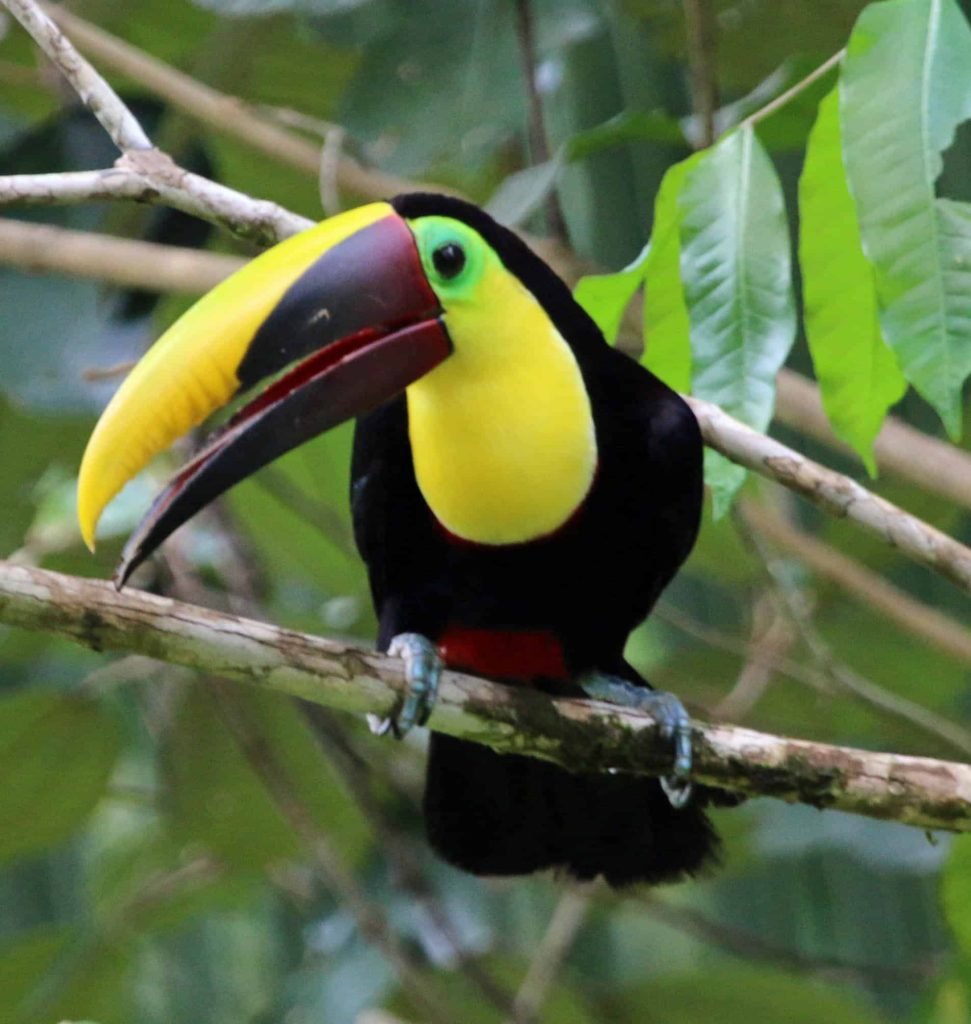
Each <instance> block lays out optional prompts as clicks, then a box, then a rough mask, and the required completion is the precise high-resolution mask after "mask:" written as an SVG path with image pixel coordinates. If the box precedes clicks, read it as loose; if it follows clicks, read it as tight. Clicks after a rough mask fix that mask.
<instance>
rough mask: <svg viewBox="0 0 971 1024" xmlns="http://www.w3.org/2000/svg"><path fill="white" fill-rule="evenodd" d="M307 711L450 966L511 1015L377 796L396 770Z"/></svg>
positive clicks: (507, 997) (506, 997) (312, 709)
mask: <svg viewBox="0 0 971 1024" xmlns="http://www.w3.org/2000/svg"><path fill="white" fill-rule="evenodd" d="M302 709H303V710H304V712H305V713H306V715H307V717H308V718H309V720H310V723H311V725H312V727H313V732H314V735H315V737H316V738H317V740H318V741H319V743H318V745H319V747H320V750H321V753H322V754H323V756H324V757H326V759H327V761H328V763H329V764H330V765H331V766H332V768H333V769H334V771H335V772H337V774H338V775H340V777H341V779H342V780H343V782H344V785H345V786H346V787H347V790H348V792H349V793H350V794H351V796H352V797H353V799H354V802H355V804H356V805H357V807H358V810H360V812H361V814H362V815H363V817H364V819H365V821H366V822H367V823H368V825H369V826H370V828H371V831H372V833H373V835H374V837H375V839H376V841H377V845H378V847H379V848H380V850H381V854H382V856H383V858H384V860H385V862H386V863H387V865H388V868H389V871H390V873H391V875H392V877H393V879H394V882H395V885H396V887H397V888H399V889H401V890H402V891H403V892H404V893H406V894H407V895H408V897H409V898H410V899H411V901H412V904H413V905H414V907H415V908H416V909H417V910H418V911H419V912H421V913H422V915H423V916H424V918H425V920H426V921H427V922H428V924H429V925H431V927H432V928H434V930H435V931H436V932H437V933H438V935H439V936H440V937H441V939H443V940H444V941H445V943H446V944H447V945H448V947H449V948H450V951H451V961H452V962H451V964H450V966H451V967H452V968H457V969H458V970H459V971H461V973H462V974H464V975H465V977H466V978H467V979H468V980H469V982H470V983H471V984H472V985H473V986H474V987H475V988H476V989H478V991H479V993H480V995H481V996H482V998H483V999H485V1000H486V1002H488V1003H490V1004H491V1005H492V1006H493V1007H494V1008H495V1009H496V1010H498V1011H499V1012H500V1013H503V1014H505V1013H507V1012H508V1011H509V1009H510V1007H511V1005H512V995H511V993H509V992H507V991H506V990H505V989H504V988H503V987H502V986H501V985H500V984H499V983H498V982H497V981H496V980H495V979H494V978H493V977H492V975H491V974H490V973H489V972H488V971H487V970H486V969H485V968H484V967H483V966H481V965H480V964H479V963H477V962H476V960H475V959H474V958H473V957H472V956H470V955H469V952H468V950H467V949H466V948H465V946H464V944H463V942H462V940H461V936H460V935H459V934H458V932H457V931H456V929H455V927H454V925H453V923H452V921H451V918H450V917H449V914H448V911H447V910H446V908H445V907H444V906H443V905H442V903H441V901H440V900H439V899H438V898H437V897H436V895H435V893H434V891H433V890H432V887H431V886H430V885H429V883H428V881H427V879H426V877H425V875H424V872H423V871H422V869H421V865H420V862H419V859H418V857H417V856H416V854H415V852H414V849H413V843H412V841H411V839H410V837H409V836H407V835H406V834H405V833H404V832H403V831H402V830H401V829H399V828H397V827H396V826H395V825H394V824H392V822H391V821H389V819H388V815H387V813H386V812H385V810H384V808H382V806H381V805H380V803H379V802H378V800H377V798H376V797H375V794H374V790H373V788H372V785H371V780H370V777H369V776H370V773H371V772H373V771H379V772H381V774H382V780H381V781H382V782H383V783H385V784H387V785H388V786H389V787H393V786H394V783H395V781H396V780H395V778H394V773H393V771H392V770H390V769H389V766H388V765H387V763H386V762H385V760H384V759H374V758H367V759H366V758H364V757H363V756H362V755H360V754H359V753H358V752H357V751H356V750H355V749H354V747H353V744H352V743H351V741H350V739H349V737H348V736H347V735H346V730H345V729H343V728H342V727H341V726H340V725H339V724H338V722H337V721H336V719H335V717H334V716H332V715H331V714H330V712H328V711H327V710H326V709H324V708H321V707H318V706H316V705H312V704H304V705H302ZM516 1024H518V1021H517V1022H516Z"/></svg>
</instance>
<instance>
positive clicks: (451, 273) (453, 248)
mask: <svg viewBox="0 0 971 1024" xmlns="http://www.w3.org/2000/svg"><path fill="white" fill-rule="evenodd" d="M432 263H434V264H435V269H436V270H437V271H438V272H439V274H441V276H442V277H444V278H446V279H450V278H453V277H457V276H458V275H459V274H461V273H462V268H463V267H464V266H465V250H464V249H463V248H462V246H461V245H459V244H458V242H446V243H445V244H444V245H440V246H439V247H438V248H437V249H436V250H435V251H434V252H433V253H432Z"/></svg>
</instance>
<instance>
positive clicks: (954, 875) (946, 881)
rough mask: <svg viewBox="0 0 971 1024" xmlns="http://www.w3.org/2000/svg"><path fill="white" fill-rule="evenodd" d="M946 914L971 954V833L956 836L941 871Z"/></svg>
mask: <svg viewBox="0 0 971 1024" xmlns="http://www.w3.org/2000/svg"><path fill="white" fill-rule="evenodd" d="M941 903H942V905H943V907H944V916H945V917H946V918H947V923H948V924H949V925H950V926H951V930H952V931H953V932H954V937H955V938H956V939H957V943H958V946H960V947H961V950H962V952H963V953H964V955H965V956H966V957H971V836H957V837H955V839H954V842H953V844H952V846H951V855H950V856H949V857H948V859H947V864H946V865H945V867H944V871H943V872H942V874H941Z"/></svg>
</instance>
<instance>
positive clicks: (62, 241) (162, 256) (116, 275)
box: [0, 179, 245, 295]
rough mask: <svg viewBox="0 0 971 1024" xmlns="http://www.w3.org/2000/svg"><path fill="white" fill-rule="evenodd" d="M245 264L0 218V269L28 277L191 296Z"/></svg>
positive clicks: (197, 252)
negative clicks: (77, 280)
mask: <svg viewBox="0 0 971 1024" xmlns="http://www.w3.org/2000/svg"><path fill="white" fill-rule="evenodd" d="M0 181H2V179H0ZM244 262H245V261H244V260H242V259H239V258H238V257H236V256H227V255H223V254H222V253H213V252H203V251H201V250H199V249H187V248H180V247H178V246H174V245H159V244H158V243H157V242H141V241H137V240H132V239H128V238H113V237H111V236H109V235H98V234H95V233H93V232H90V231H73V230H71V229H69V228H60V227H56V226H54V225H52V224H32V223H30V222H28V221H21V220H9V219H6V218H0V265H2V266H7V267H18V268H20V269H21V270H25V271H27V272H28V273H37V272H43V273H49V274H65V275H67V276H68V277H81V278H88V279H92V280H95V281H105V282H108V283H110V284H114V285H120V286H123V287H129V288H147V289H150V290H152V291H159V292H184V293H186V294H190V295H191V294H196V293H197V292H199V291H200V290H208V289H209V288H213V287H215V285H217V284H218V283H219V282H220V281H221V280H222V279H223V278H224V277H227V276H228V275H229V274H231V273H232V272H233V271H234V270H238V269H239V267H241V266H242V265H243V263H244Z"/></svg>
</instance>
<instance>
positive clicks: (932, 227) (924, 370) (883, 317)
mask: <svg viewBox="0 0 971 1024" xmlns="http://www.w3.org/2000/svg"><path fill="white" fill-rule="evenodd" d="M840 116H841V119H842V128H843V152H844V158H845V161H846V170H847V176H848V179H849V183H850V191H851V192H852V194H853V196H854V198H855V200H856V206H857V211H858V214H859V219H860V233H861V236H862V239H863V248H864V251H865V252H866V254H867V256H868V257H869V259H870V261H871V262H872V263H873V266H874V270H875V273H876V281H877V293H878V295H879V298H880V307H881V312H880V323H881V326H882V328H883V334H884V337H885V338H886V340H887V343H888V344H889V345H890V346H891V348H893V350H894V351H895V352H896V354H897V358H898V360H899V362H900V367H901V369H902V370H903V373H904V376H906V378H907V379H908V380H909V381H910V382H911V384H913V385H914V387H915V388H916V389H917V390H918V391H919V392H920V393H921V394H922V395H923V396H924V398H926V399H927V401H928V402H930V403H931V405H933V406H934V408H935V409H936V410H937V413H938V414H939V415H940V417H941V419H942V420H943V421H944V425H945V426H946V427H947V430H948V433H949V434H950V435H951V436H952V437H954V438H956V437H958V436H959V434H960V430H961V386H962V384H963V383H964V381H965V379H966V378H967V376H968V374H969V373H971V304H969V303H968V295H969V294H971V265H969V264H967V263H964V264H962V263H961V262H960V259H959V258H958V257H959V256H960V254H962V253H963V254H966V253H967V250H968V247H969V245H971V231H969V218H968V217H967V215H966V213H964V212H963V209H962V208H955V206H954V204H950V203H947V202H946V201H944V200H940V199H936V198H935V195H934V183H935V182H936V180H937V178H938V177H939V175H940V173H941V167H942V165H943V161H942V156H941V154H942V153H943V151H944V150H945V149H946V148H947V147H948V146H949V145H950V144H951V141H952V140H953V138H954V132H955V129H956V128H957V126H958V125H959V124H960V123H961V122H962V121H964V120H966V119H967V118H968V117H971V28H969V27H968V23H967V22H966V21H965V19H964V16H963V15H962V14H961V11H960V9H959V7H958V5H957V3H955V2H954V0H888V2H886V3H880V4H872V5H871V6H869V7H868V8H866V10H865V11H864V12H863V14H862V15H861V16H860V19H859V21H858V22H857V25H856V28H855V29H854V31H853V35H852V36H851V37H850V42H849V46H848V48H847V54H846V58H845V60H844V64H843V72H842V76H841V79H840Z"/></svg>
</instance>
